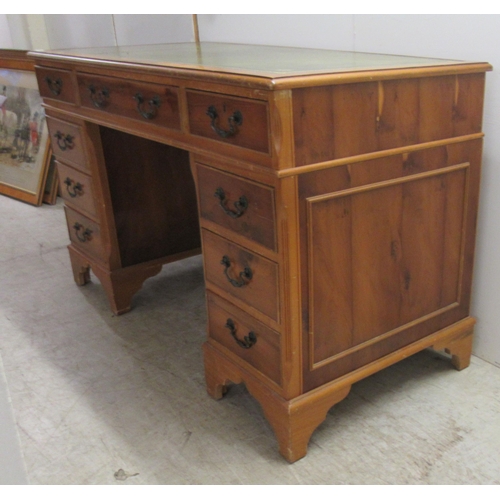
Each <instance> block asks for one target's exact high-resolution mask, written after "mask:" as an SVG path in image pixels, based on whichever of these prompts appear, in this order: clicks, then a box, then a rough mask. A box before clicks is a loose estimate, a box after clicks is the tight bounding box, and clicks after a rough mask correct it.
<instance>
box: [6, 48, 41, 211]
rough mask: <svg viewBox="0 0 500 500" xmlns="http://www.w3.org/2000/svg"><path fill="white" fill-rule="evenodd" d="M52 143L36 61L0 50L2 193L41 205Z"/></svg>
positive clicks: (16, 53)
mask: <svg viewBox="0 0 500 500" xmlns="http://www.w3.org/2000/svg"><path fill="white" fill-rule="evenodd" d="M49 143H50V141H49V133H48V129H47V123H46V120H45V112H44V109H43V106H42V98H41V97H40V92H39V90H38V84H37V80H36V76H35V68H34V63H33V61H31V60H30V59H29V58H28V57H27V52H26V51H24V50H0V194H4V195H7V196H10V197H12V198H16V199H18V200H21V201H24V202H26V203H30V204H32V205H36V206H39V205H41V204H42V202H43V197H44V190H45V184H46V181H47V174H48V171H49V166H50V157H51V155H50V146H49Z"/></svg>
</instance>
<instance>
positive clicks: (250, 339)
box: [226, 318, 257, 349]
mask: <svg viewBox="0 0 500 500" xmlns="http://www.w3.org/2000/svg"><path fill="white" fill-rule="evenodd" d="M226 328H229V331H230V332H231V335H232V337H233V339H234V340H235V341H236V343H237V344H238V345H239V346H240V347H242V348H243V349H250V347H252V346H253V345H255V343H256V342H257V335H255V333H254V332H249V333H248V335H245V336H244V337H243V340H240V339H239V338H238V337H237V336H236V326H235V324H234V321H233V320H232V319H231V318H228V319H227V321H226Z"/></svg>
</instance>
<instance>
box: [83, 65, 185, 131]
mask: <svg viewBox="0 0 500 500" xmlns="http://www.w3.org/2000/svg"><path fill="white" fill-rule="evenodd" d="M77 80H78V91H79V93H80V99H81V102H82V106H83V107H86V108H91V109H94V110H95V109H99V110H101V111H106V112H108V113H113V114H115V115H121V116H125V117H127V118H133V119H135V120H140V121H143V122H148V123H151V124H153V125H160V126H162V127H168V128H172V129H176V130H180V127H181V121H180V113H179V95H178V88H177V87H173V86H169V85H158V84H153V83H145V82H140V81H131V80H122V79H120V78H113V77H104V76H99V75H91V74H86V73H78V74H77Z"/></svg>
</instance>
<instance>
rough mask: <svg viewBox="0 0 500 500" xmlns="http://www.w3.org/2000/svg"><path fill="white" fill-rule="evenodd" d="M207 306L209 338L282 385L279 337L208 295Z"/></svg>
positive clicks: (223, 302) (249, 317)
mask: <svg viewBox="0 0 500 500" xmlns="http://www.w3.org/2000/svg"><path fill="white" fill-rule="evenodd" d="M207 306H208V335H209V337H210V338H212V339H214V340H216V341H217V342H218V343H219V344H221V345H223V346H224V347H225V348H226V349H229V350H230V351H231V352H233V353H234V354H236V355H237V356H238V357H240V358H241V359H243V360H244V361H246V362H247V363H249V364H250V365H252V366H253V367H254V368H256V369H257V370H259V371H260V372H261V373H263V374H264V375H266V376H267V377H269V378H270V379H271V380H273V381H274V382H276V383H277V384H281V361H280V359H281V356H280V336H279V334H278V333H277V332H275V331H274V330H271V329H270V328H268V327H266V326H264V325H263V324H262V323H261V322H260V321H257V320H256V319H255V318H252V316H250V315H248V314H246V313H245V312H244V311H242V310H241V309H239V308H237V307H235V306H233V305H232V304H230V303H229V302H227V301H225V300H223V299H221V298H220V297H218V296H217V295H215V294H213V293H210V292H208V293H207Z"/></svg>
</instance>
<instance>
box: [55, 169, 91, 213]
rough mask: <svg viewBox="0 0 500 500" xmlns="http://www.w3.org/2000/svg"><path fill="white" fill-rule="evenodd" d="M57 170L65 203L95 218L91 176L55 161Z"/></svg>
mask: <svg viewBox="0 0 500 500" xmlns="http://www.w3.org/2000/svg"><path fill="white" fill-rule="evenodd" d="M57 171H58V174H59V184H60V189H61V196H62V197H63V198H64V200H65V201H66V203H69V204H70V205H73V206H74V207H75V208H77V209H78V210H82V211H84V212H86V213H87V214H89V215H90V216H91V217H92V218H95V217H96V215H97V212H96V209H95V202H94V192H93V188H92V178H91V177H90V176H89V175H86V174H83V173H82V172H79V171H78V170H75V169H74V168H71V167H68V166H67V165H64V163H60V162H57Z"/></svg>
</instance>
